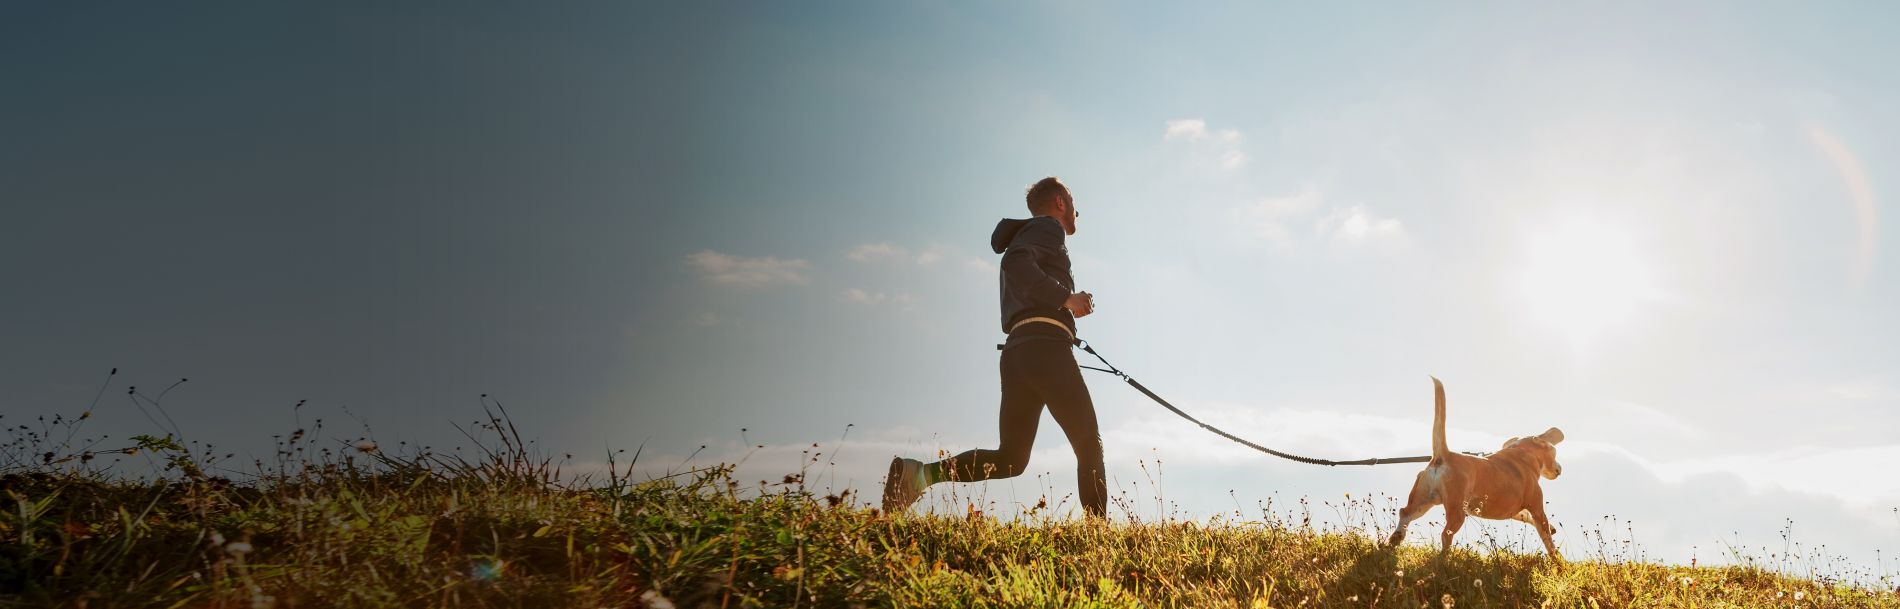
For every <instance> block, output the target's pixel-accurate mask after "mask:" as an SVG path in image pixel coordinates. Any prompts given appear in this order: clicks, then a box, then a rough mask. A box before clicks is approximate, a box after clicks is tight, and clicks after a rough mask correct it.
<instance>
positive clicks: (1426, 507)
mask: <svg viewBox="0 0 1900 609" xmlns="http://www.w3.org/2000/svg"><path fill="white" fill-rule="evenodd" d="M1433 505H1435V504H1433V503H1430V502H1425V501H1418V500H1417V499H1416V498H1415V499H1414V500H1413V501H1410V502H1407V503H1406V504H1405V507H1402V508H1399V529H1398V530H1396V531H1393V532H1392V537H1391V538H1388V539H1386V541H1385V543H1386V545H1388V546H1392V547H1398V545H1399V543H1400V542H1403V541H1405V529H1406V528H1407V527H1409V526H1411V524H1412V521H1414V520H1418V518H1419V517H1420V516H1424V515H1425V512H1429V511H1431V509H1432V506H1433Z"/></svg>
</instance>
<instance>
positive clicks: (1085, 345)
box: [1075, 338, 1483, 466]
mask: <svg viewBox="0 0 1900 609" xmlns="http://www.w3.org/2000/svg"><path fill="white" fill-rule="evenodd" d="M1075 346H1077V347H1081V348H1082V350H1083V351H1087V352H1088V354H1089V355H1093V356H1095V359H1098V360H1101V362H1102V365H1103V366H1107V368H1097V367H1094V366H1083V365H1081V364H1076V365H1077V366H1080V367H1083V368H1088V369H1090V370H1094V371H1097V372H1107V373H1109V374H1113V375H1115V376H1119V377H1121V379H1122V380H1123V381H1127V382H1128V386H1130V387H1134V388H1135V391H1139V392H1141V394H1142V395H1145V396H1148V399H1151V400H1154V401H1155V403H1156V404H1160V405H1161V407H1163V408H1166V409H1168V410H1169V411H1172V412H1173V413H1174V414H1177V415H1180V416H1181V418H1183V419H1187V420H1188V422H1189V423H1193V424H1195V425H1199V426H1201V429H1205V430H1208V431H1211V432H1214V435H1217V436H1220V437H1223V438H1227V439H1229V440H1233V441H1235V442H1238V443H1240V444H1241V445H1242V446H1246V447H1247V448H1251V449H1254V450H1257V451H1260V452H1263V453H1267V454H1269V455H1273V456H1275V457H1279V458H1281V459H1286V460H1289V461H1298V462H1300V463H1307V464H1311V465H1325V466H1335V465H1385V464H1388V463H1429V462H1431V460H1432V458H1431V456H1430V455H1426V456H1422V457H1374V458H1371V459H1358V460H1354V461H1334V460H1332V459H1315V458H1312V457H1302V456H1299V455H1295V454H1291V453H1283V452H1280V451H1277V450H1274V449H1271V448H1267V447H1265V446H1261V445H1259V444H1255V443H1253V442H1249V441H1247V439H1246V438H1242V437H1240V436H1236V435H1234V434H1230V433H1227V432H1225V431H1222V430H1221V428H1219V427H1215V426H1213V425H1208V424H1206V423H1202V422H1201V420H1200V419H1196V418H1194V417H1193V416H1192V415H1189V414H1188V413H1186V412H1182V411H1181V409H1179V408H1175V407H1174V405H1173V404H1169V403H1168V401H1167V400H1164V399H1161V396H1158V395H1155V392H1153V391H1149V390H1148V388H1147V387H1144V386H1142V384H1141V383H1140V382H1139V381H1136V380H1135V377H1132V376H1128V373H1126V372H1122V371H1121V369H1120V368H1116V367H1115V365H1114V364H1111V363H1108V358H1106V357H1102V354H1100V353H1096V352H1095V348H1094V347H1091V346H1089V341H1086V340H1082V339H1080V338H1078V339H1075ZM1465 454H1468V455H1475V456H1483V455H1481V454H1479V453H1465Z"/></svg>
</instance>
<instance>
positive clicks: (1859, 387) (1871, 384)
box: [1827, 376, 1900, 401]
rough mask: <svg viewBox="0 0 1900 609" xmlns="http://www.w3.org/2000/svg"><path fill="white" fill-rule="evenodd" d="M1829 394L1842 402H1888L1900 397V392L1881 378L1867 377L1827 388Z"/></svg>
mask: <svg viewBox="0 0 1900 609" xmlns="http://www.w3.org/2000/svg"><path fill="white" fill-rule="evenodd" d="M1827 394H1828V395H1830V396H1832V397H1835V398H1838V399H1842V400H1849V401H1868V400H1887V399H1892V398H1894V397H1896V396H1900V391H1897V390H1895V389H1894V388H1893V386H1892V385H1890V384H1888V383H1887V380H1886V379H1885V378H1882V377H1880V376H1867V377H1862V378H1858V379H1853V380H1849V381H1842V382H1840V383H1836V384H1834V385H1833V386H1830V387H1828V388H1827Z"/></svg>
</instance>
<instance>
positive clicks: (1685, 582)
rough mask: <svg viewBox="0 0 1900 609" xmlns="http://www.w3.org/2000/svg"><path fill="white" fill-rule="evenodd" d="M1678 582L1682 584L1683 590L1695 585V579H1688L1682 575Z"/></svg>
mask: <svg viewBox="0 0 1900 609" xmlns="http://www.w3.org/2000/svg"><path fill="white" fill-rule="evenodd" d="M1680 581H1681V583H1682V587H1684V588H1687V587H1690V586H1694V585H1695V578H1693V577H1689V576H1687V575H1684V576H1683V577H1682V579H1681V580H1680Z"/></svg>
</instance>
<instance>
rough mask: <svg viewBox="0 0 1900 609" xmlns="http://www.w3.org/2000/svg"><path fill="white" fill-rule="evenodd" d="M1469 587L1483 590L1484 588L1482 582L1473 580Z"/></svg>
mask: <svg viewBox="0 0 1900 609" xmlns="http://www.w3.org/2000/svg"><path fill="white" fill-rule="evenodd" d="M1471 587H1473V588H1483V587H1484V580H1482V579H1474V580H1471Z"/></svg>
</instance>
